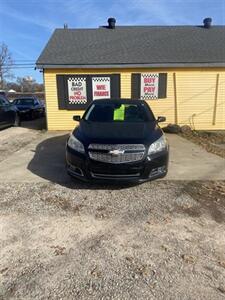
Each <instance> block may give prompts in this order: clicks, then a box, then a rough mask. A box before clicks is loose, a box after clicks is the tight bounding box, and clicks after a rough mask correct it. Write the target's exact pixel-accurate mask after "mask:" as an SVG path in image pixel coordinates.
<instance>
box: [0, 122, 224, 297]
mask: <svg viewBox="0 0 225 300" xmlns="http://www.w3.org/2000/svg"><path fill="white" fill-rule="evenodd" d="M12 129H13V128H12ZM0 133H2V132H0ZM11 133H12V132H11V131H10V134H11ZM31 133H32V138H31V141H30V142H31V143H30V144H29V139H28V136H27V135H25V134H21V136H23V137H24V145H25V146H24V145H22V146H21V147H20V146H19V142H18V140H19V135H18V136H17V140H16V145H17V144H18V148H16V150H18V151H17V152H14V153H13V152H9V153H8V157H7V155H6V156H5V157H2V162H1V163H0V166H1V168H0V299H2V300H3V299H4V300H5V299H21V300H26V299H27V300H28V299H29V300H30V299H43V300H44V299H120V300H121V299H138V300H139V299H157V300H158V299H182V300H186V299H195V300H196V299H204V300H205V299H216V300H217V299H218V300H220V299H224V298H225V250H224V249H225V234H224V232H225V181H207V180H204V181H193V180H192V181H191V180H188V181H184V180H168V179H167V180H162V181H155V182H147V183H145V184H142V185H137V186H124V187H119V186H97V185H87V184H82V183H78V182H76V181H71V180H66V181H65V180H64V181H61V177H58V176H53V175H54V174H53V175H52V173H54V172H52V173H51V174H49V173H48V172H47V171H48V170H49V168H50V166H53V167H54V168H53V170H54V171H55V172H56V171H57V170H61V168H62V167H61V164H57V163H56V161H55V160H54V158H52V152H51V153H50V152H47V153H44V155H45V156H41V158H39V159H36V160H35V161H34V162H33V164H32V166H30V167H29V166H28V167H27V168H30V170H32V172H33V173H34V175H33V177H30V175H29V174H30V173H29V172H28V171H29V170H26V172H27V173H26V172H25V170H24V173H21V174H22V175H21V176H19V174H20V170H23V168H24V166H27V163H26V164H25V162H26V157H27V155H28V157H29V159H30V157H31V156H32V155H33V152H32V151H34V150H33V149H35V145H36V144H37V143H36V142H35V139H36V138H37V139H39V138H41V139H42V140H43V138H44V133H41V132H39V133H38V132H37V133H34V131H31V132H30V135H31ZM4 134H5V133H4ZM27 134H28V132H27ZM33 134H34V135H33ZM35 134H36V135H35ZM5 140H6V141H7V139H5ZM56 140H57V139H56V138H54V141H56ZM63 140H64V137H63ZM11 141H12V142H13V141H14V140H13V139H11ZM51 141H52V139H50V142H48V143H47V145H48V146H49V147H50V146H51V147H53V146H54V145H55V142H54V143H52V142H51ZM59 141H61V137H59ZM9 143H10V142H9ZM10 145H11V146H10V147H11V148H13V147H12V146H13V144H10ZM44 145H46V143H45V144H44V143H43V142H41V144H40V145H39V152H40V151H41V150H42V149H45V148H43V147H44ZM173 147H174V146H173ZM195 147H197V146H196V145H195ZM3 148H4V149H3ZM11 148H10V149H11ZM23 149H24V153H23ZM46 149H48V148H47V147H46ZM51 149H53V148H51ZM54 149H58V150H59V154H60V153H61V152H60V151H61V150H62V149H61V146H58V148H57V147H56V148H54ZM60 149H61V150H60ZM172 149H173V148H172ZM194 149H197V148H194ZM0 150H2V153H6V151H7V146H6V144H5V145H4V147H3V146H2V145H0ZM14 150H15V149H14ZM10 151H13V149H11V150H10ZM198 151H200V150H198V149H197V150H195V151H194V152H193V157H195V156H196V155H198ZM200 153H202V152H200ZM10 155H11V156H10ZM36 155H37V150H36ZM210 155H213V154H210ZM12 156H13V157H14V166H15V168H12V167H11V169H10V166H9V170H11V173H13V172H14V170H17V177H16V179H17V181H12V180H9V179H8V178H11V177H4V174H5V173H4V172H2V167H3V166H5V168H6V166H7V162H8V161H9V160H10V159H9V158H10V157H12ZM43 157H47V158H48V159H47V160H45V162H46V164H47V163H48V165H47V167H48V168H46V164H44V169H43V168H42V169H41V168H40V163H41V160H42V161H43ZM15 158H17V160H19V161H20V160H21V161H22V158H23V162H24V163H21V166H19V165H16V159H15ZM210 158H211V156H208V159H209V162H211V161H210ZM173 159H175V157H174V155H173V156H172V160H173ZM189 159H190V160H191V157H190V158H189ZM219 159H220V158H219ZM221 159H222V158H221ZM28 161H29V160H28ZM57 162H58V159H57ZM186 163H187V165H188V160H186ZM175 167H176V165H174V169H176V168H175ZM24 169H25V168H24ZM47 169H48V170H47ZM178 169H179V168H178ZM221 169H222V167H221ZM5 170H6V169H5ZM179 170H180V171H181V170H182V168H180V169H179ZM1 172H2V173H1ZM6 173H7V172H6ZM33 173H32V174H33ZM8 174H9V175H10V172H9V173H8ZM190 174H191V173H190ZM9 175H7V176H9ZM23 175H24V176H25V175H26V176H27V177H23ZM38 176H39V177H41V176H42V177H45V179H46V178H48V179H49V178H52V182H49V181H47V180H44V181H43V180H42V181H38V180H36V178H39V177H38ZM12 178H13V177H12ZM64 179H65V177H64Z"/></svg>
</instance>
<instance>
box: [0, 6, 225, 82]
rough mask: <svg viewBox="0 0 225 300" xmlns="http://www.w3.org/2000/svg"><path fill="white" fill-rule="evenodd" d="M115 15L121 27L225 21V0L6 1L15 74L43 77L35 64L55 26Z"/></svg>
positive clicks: (2, 28)
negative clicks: (210, 18)
mask: <svg viewBox="0 0 225 300" xmlns="http://www.w3.org/2000/svg"><path fill="white" fill-rule="evenodd" d="M109 17H115V18H116V21H117V22H116V24H117V25H120V26H122V25H201V24H202V20H203V19H204V18H205V17H212V19H213V24H214V25H225V0H110V1H109V0H0V43H2V42H4V43H5V44H7V45H8V47H9V50H10V52H11V54H12V57H13V60H14V66H13V68H14V69H13V70H12V71H13V73H14V75H15V78H16V77H17V76H21V77H24V76H32V77H33V78H34V79H36V80H37V82H42V81H43V78H42V73H40V72H39V70H34V64H35V61H36V60H37V58H38V56H39V55H40V53H41V51H42V49H43V48H44V47H45V45H46V43H47V41H48V40H49V38H50V36H51V34H52V33H53V31H54V29H55V28H63V25H64V23H67V24H68V27H69V28H98V27H99V26H102V25H106V24H107V19H108V18H109ZM31 64H33V65H31ZM14 80H15V79H14Z"/></svg>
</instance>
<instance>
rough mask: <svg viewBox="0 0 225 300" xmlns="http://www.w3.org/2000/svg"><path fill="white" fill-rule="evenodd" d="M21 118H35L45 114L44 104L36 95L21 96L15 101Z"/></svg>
mask: <svg viewBox="0 0 225 300" xmlns="http://www.w3.org/2000/svg"><path fill="white" fill-rule="evenodd" d="M13 103H14V105H15V106H16V108H17V109H18V111H19V114H20V116H21V118H29V119H35V118H37V117H42V116H44V114H45V107H44V104H43V103H42V102H41V101H39V100H38V99H37V98H35V97H21V98H16V99H15V100H14V101H13Z"/></svg>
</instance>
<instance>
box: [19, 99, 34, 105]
mask: <svg viewBox="0 0 225 300" xmlns="http://www.w3.org/2000/svg"><path fill="white" fill-rule="evenodd" d="M15 104H18V105H33V104H34V99H17V100H15Z"/></svg>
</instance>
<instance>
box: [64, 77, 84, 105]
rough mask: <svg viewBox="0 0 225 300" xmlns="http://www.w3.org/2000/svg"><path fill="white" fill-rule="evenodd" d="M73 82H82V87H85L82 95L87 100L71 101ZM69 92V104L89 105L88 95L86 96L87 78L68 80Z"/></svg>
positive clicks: (70, 78) (71, 78)
mask: <svg viewBox="0 0 225 300" xmlns="http://www.w3.org/2000/svg"><path fill="white" fill-rule="evenodd" d="M72 82H76V83H78V82H81V83H82V87H83V91H82V95H83V97H85V99H80V100H79V99H70V95H71V93H72V91H71V88H72V87H73V86H72ZM68 92H69V104H86V103H87V94H86V78H85V77H69V78H68Z"/></svg>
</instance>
